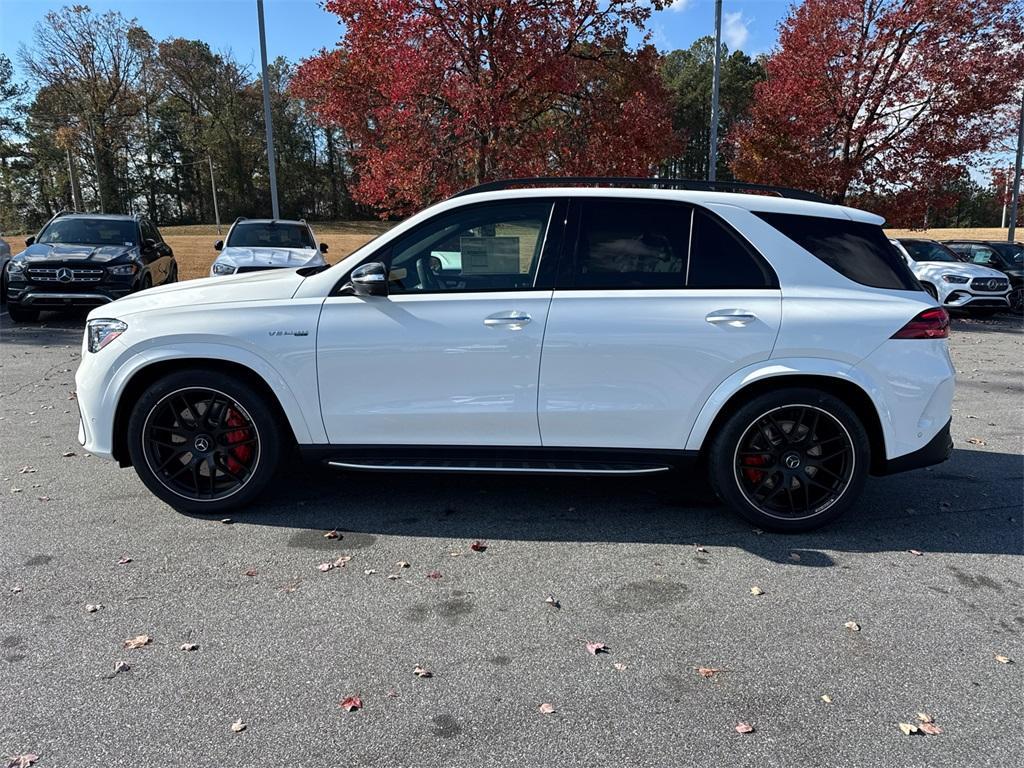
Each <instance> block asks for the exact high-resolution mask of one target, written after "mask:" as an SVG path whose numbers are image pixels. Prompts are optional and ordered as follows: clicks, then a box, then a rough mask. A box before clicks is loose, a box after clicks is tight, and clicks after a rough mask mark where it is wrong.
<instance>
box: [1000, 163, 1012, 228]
mask: <svg viewBox="0 0 1024 768" xmlns="http://www.w3.org/2000/svg"><path fill="white" fill-rule="evenodd" d="M1011 170H1012V169H1011V168H1007V169H1006V176H1005V178H1004V179H1003V218H1002V219H1001V220H1000V222H1001V223H1000V224H999V228H1000V229H1006V205H1007V204H1006V199H1007V198H1008V197H1009V196H1010V171H1011Z"/></svg>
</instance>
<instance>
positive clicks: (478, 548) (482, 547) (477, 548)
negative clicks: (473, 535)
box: [469, 541, 487, 552]
mask: <svg viewBox="0 0 1024 768" xmlns="http://www.w3.org/2000/svg"><path fill="white" fill-rule="evenodd" d="M469 548H470V549H472V550H473V551H474V552H484V551H486V549H487V545H486V544H484V543H483V542H482V541H474V542H473V543H472V544H470V545H469Z"/></svg>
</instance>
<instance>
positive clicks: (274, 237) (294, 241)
mask: <svg viewBox="0 0 1024 768" xmlns="http://www.w3.org/2000/svg"><path fill="white" fill-rule="evenodd" d="M213 247H214V250H217V251H220V255H219V256H218V257H217V259H216V260H215V261H214V262H213V265H212V266H211V267H210V276H211V277H216V276H218V275H235V274H238V273H240V272H258V271H261V270H264V269H282V268H291V269H295V268H299V267H325V266H327V262H326V261H325V260H324V254H325V253H327V244H326V243H320V245H319V247H318V246H317V244H316V238H315V237H314V236H313V230H312V229H310V228H309V225H308V224H307V223H306V222H304V221H286V220H284V219H238V220H237V221H235V223H234V224H232V225H231V229H229V230H228V236H227V238H226V240H218V241H217V242H216V243H214V244H213Z"/></svg>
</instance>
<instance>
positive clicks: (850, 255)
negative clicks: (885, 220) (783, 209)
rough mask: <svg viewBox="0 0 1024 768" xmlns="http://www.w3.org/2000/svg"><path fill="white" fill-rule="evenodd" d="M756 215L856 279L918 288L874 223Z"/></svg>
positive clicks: (881, 285) (896, 287) (876, 284)
mask: <svg viewBox="0 0 1024 768" xmlns="http://www.w3.org/2000/svg"><path fill="white" fill-rule="evenodd" d="M755 215H756V216H758V217H759V218H761V219H762V220H764V221H765V222H767V223H768V224H770V225H771V226H773V227H774V228H775V229H777V230H779V232H781V233H782V234H784V235H785V236H786V237H788V238H789V239H790V240H792V241H793V242H795V243H796V244H797V245H799V246H800V247H801V248H803V249H804V250H806V251H809V252H810V253H811V254H813V255H814V256H815V257H816V258H817V259H819V260H820V261H823V262H825V263H826V264H827V265H828V266H830V267H831V268H832V269H834V270H835V271H836V272H838V273H839V274H841V275H842V276H843V277H846V278H848V279H850V280H853V281H854V282H856V283H860V284H861V285H867V286H870V287H872V288H888V289H891V290H897V291H919V290H921V289H920V287H919V286H918V283H917V280H916V278H915V277H914V273H913V272H911V271H910V267H908V266H907V264H906V262H904V261H903V259H902V258H901V257H900V255H899V253H898V252H897V251H896V248H895V247H894V246H893V244H892V243H890V242H889V240H888V238H886V236H885V233H884V232H883V231H882V228H881V227H879V226H877V225H876V224H866V223H864V222H861V221H850V220H849V219H832V218H828V217H825V216H802V215H798V214H790V213H756V212H755Z"/></svg>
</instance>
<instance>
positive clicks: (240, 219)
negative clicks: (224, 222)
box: [235, 216, 246, 224]
mask: <svg viewBox="0 0 1024 768" xmlns="http://www.w3.org/2000/svg"><path fill="white" fill-rule="evenodd" d="M245 220H246V217H245V216H239V217H238V218H237V219H235V224H237V223H238V222H240V221H245Z"/></svg>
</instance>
